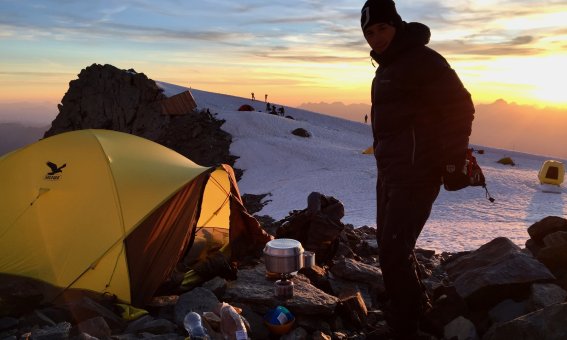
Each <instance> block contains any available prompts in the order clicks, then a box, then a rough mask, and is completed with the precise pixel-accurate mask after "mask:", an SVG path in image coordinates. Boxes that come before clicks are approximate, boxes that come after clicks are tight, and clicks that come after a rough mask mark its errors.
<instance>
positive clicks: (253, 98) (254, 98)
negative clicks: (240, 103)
mask: <svg viewBox="0 0 567 340" xmlns="http://www.w3.org/2000/svg"><path fill="white" fill-rule="evenodd" d="M251 95H252V100H256V97H254V92H252V93H251Z"/></svg>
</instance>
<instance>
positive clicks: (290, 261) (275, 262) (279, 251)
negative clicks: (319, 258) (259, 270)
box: [264, 238, 303, 274]
mask: <svg viewBox="0 0 567 340" xmlns="http://www.w3.org/2000/svg"><path fill="white" fill-rule="evenodd" d="M264 263H265V265H266V270H267V271H268V272H272V273H281V274H289V273H293V272H296V271H298V270H300V269H301V268H302V267H303V246H301V242H299V241H297V240H294V239H290V238H278V239H275V240H271V241H270V242H268V243H266V246H265V247H264Z"/></svg>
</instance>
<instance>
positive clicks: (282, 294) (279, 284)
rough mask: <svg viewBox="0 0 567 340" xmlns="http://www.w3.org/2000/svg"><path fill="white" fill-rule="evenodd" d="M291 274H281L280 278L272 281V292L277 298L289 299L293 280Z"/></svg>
mask: <svg viewBox="0 0 567 340" xmlns="http://www.w3.org/2000/svg"><path fill="white" fill-rule="evenodd" d="M291 278H292V275H291V274H284V273H282V274H281V279H280V280H277V281H276V282H275V283H274V293H275V296H276V297H277V298H278V299H284V300H285V299H291V298H292V297H293V282H292V281H291Z"/></svg>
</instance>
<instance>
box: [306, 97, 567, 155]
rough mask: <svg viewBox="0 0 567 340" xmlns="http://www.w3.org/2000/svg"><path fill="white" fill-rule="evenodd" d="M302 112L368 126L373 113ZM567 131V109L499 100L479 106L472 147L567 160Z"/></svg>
mask: <svg viewBox="0 0 567 340" xmlns="http://www.w3.org/2000/svg"><path fill="white" fill-rule="evenodd" d="M299 108H302V109H305V110H309V111H313V112H321V113H324V114H329V115H333V116H338V117H343V118H346V119H349V120H352V121H355V122H364V115H365V114H367V113H369V112H370V105H368V104H349V105H346V104H344V103H342V102H334V103H325V102H320V103H303V104H301V105H300V106H299ZM369 116H370V115H369ZM369 120H370V117H369ZM369 123H370V122H369ZM566 127H567V109H561V108H553V107H534V106H529V105H518V104H516V103H513V102H512V103H509V102H506V101H505V100H503V99H499V100H496V101H495V102H493V103H490V104H477V105H476V114H475V119H474V122H473V131H472V135H471V143H472V144H479V145H485V146H491V147H495V148H500V149H507V150H514V151H520V152H525V153H531V154H536V155H544V156H551V157H555V158H561V159H567V149H566V148H565V145H567V130H566Z"/></svg>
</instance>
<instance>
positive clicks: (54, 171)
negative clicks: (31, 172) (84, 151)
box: [45, 162, 67, 180]
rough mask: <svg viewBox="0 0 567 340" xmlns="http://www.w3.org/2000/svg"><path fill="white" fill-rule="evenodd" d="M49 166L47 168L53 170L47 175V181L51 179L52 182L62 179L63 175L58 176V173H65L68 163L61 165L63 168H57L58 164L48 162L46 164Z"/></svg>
mask: <svg viewBox="0 0 567 340" xmlns="http://www.w3.org/2000/svg"><path fill="white" fill-rule="evenodd" d="M45 164H47V166H48V167H49V168H50V169H51V171H50V172H48V173H47V175H45V179H50V180H56V179H59V178H61V175H57V174H58V173H63V170H61V169H63V168H64V167H66V166H67V163H65V164H63V165H61V166H57V164H55V163H52V162H47V163H45Z"/></svg>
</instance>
